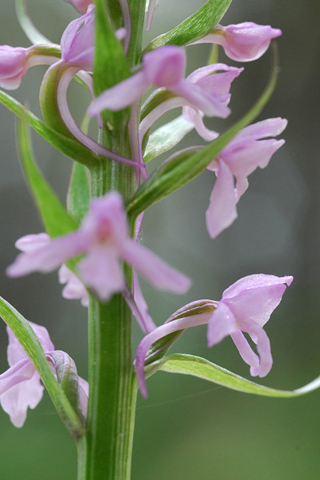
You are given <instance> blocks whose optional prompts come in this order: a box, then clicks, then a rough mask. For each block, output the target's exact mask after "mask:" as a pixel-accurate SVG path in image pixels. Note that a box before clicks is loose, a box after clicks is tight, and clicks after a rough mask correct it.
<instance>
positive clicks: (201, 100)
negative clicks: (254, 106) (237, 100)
mask: <svg viewBox="0 0 320 480" xmlns="http://www.w3.org/2000/svg"><path fill="white" fill-rule="evenodd" d="M171 90H172V91H173V92H174V93H176V94H177V95H179V96H181V97H183V98H185V99H186V100H187V101H188V102H189V103H190V106H193V107H195V108H197V109H199V110H201V111H202V112H203V113H204V114H205V115H207V116H208V117H213V116H215V117H219V118H226V117H227V116H228V115H229V114H230V111H231V110H230V108H229V107H227V104H228V103H229V100H230V95H229V94H225V95H219V94H214V93H209V92H207V91H206V90H204V89H203V88H201V87H200V86H199V85H197V84H193V83H191V82H189V81H188V80H181V82H179V83H178V84H177V85H175V86H174V87H172V88H171Z"/></svg>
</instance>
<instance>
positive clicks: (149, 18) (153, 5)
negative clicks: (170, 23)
mask: <svg viewBox="0 0 320 480" xmlns="http://www.w3.org/2000/svg"><path fill="white" fill-rule="evenodd" d="M156 3H157V0H149V6H148V13H147V30H149V29H150V27H151V23H152V19H153V14H154V9H155V8H156Z"/></svg>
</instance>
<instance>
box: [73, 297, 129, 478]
mask: <svg viewBox="0 0 320 480" xmlns="http://www.w3.org/2000/svg"><path fill="white" fill-rule="evenodd" d="M89 338H90V341H89V354H90V369H89V384H90V397H89V410H88V431H87V446H86V451H87V461H86V476H85V477H84V479H85V480H97V479H99V480H129V479H130V470H131V452H132V439H133V430H134V418H135V402H136V390H137V389H136V382H135V377H134V372H133V367H132V354H131V341H132V339H131V312H130V310H129V309H128V307H127V305H126V303H125V301H124V300H123V298H122V296H121V295H115V296H114V297H113V298H112V299H111V301H110V302H108V303H105V304H103V303H100V302H99V301H98V300H96V299H95V298H93V297H92V298H91V299H90V307H89ZM80 479H81V477H80ZM80 479H79V480H80ZM81 480H82V479H81Z"/></svg>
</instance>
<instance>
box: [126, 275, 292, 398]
mask: <svg viewBox="0 0 320 480" xmlns="http://www.w3.org/2000/svg"><path fill="white" fill-rule="evenodd" d="M292 280H293V277H291V276H286V277H276V276H274V275H263V274H257V275H248V276H247V277H244V278H242V279H240V280H238V281H237V282H235V283H234V284H233V285H231V286H230V287H229V288H227V289H226V290H225V291H224V292H223V295H222V299H221V300H220V301H219V302H215V301H212V300H199V301H197V302H192V303H190V304H188V305H186V306H185V307H183V308H181V309H180V310H178V311H177V312H175V313H174V314H173V315H171V317H170V318H169V319H168V320H167V321H166V322H165V323H164V324H163V325H161V326H160V327H158V328H156V329H154V330H153V331H151V332H150V333H148V334H147V335H146V336H145V337H144V338H143V339H142V341H141V342H140V344H139V346H138V350H137V355H136V361H135V366H136V372H137V380H138V384H139V388H140V390H141V393H142V394H143V395H144V396H147V389H146V383H145V374H144V365H145V361H146V357H147V354H148V351H149V349H150V347H151V345H152V344H154V343H155V342H157V341H158V340H160V339H162V338H164V337H166V336H167V335H170V334H172V333H174V332H179V331H183V330H185V329H187V328H189V327H194V326H198V325H204V324H207V325H208V346H209V347H211V346H213V345H216V344H217V343H219V342H220V341H221V340H223V338H225V337H226V336H228V335H230V336H231V338H232V340H233V341H234V343H235V345H236V347H237V349H238V351H239V353H240V355H241V357H242V359H243V360H244V361H245V362H246V363H247V364H248V365H250V374H251V375H252V376H257V375H259V376H260V377H264V376H266V375H267V374H268V373H269V371H270V369H271V367H272V356H271V349H270V341H269V338H268V336H267V334H266V333H265V331H264V330H263V326H264V325H265V324H266V322H267V321H268V320H269V318H270V316H271V314H272V312H273V310H274V309H275V308H276V307H277V306H278V305H279V303H280V301H281V299H282V295H283V294H284V292H285V289H286V285H288V286H289V285H290V284H291V282H292ZM243 332H244V333H247V334H248V335H249V337H250V338H251V340H252V341H253V343H254V344H255V345H256V346H257V350H258V355H257V354H256V353H255V352H254V351H253V350H252V348H251V346H250V344H249V342H248V341H247V339H246V338H245V336H244V334H243ZM169 346H170V344H169ZM149 363H150V360H149Z"/></svg>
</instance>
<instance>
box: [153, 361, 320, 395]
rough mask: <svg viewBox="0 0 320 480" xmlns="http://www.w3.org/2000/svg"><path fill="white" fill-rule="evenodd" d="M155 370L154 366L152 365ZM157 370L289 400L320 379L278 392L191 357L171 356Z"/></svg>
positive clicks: (315, 384) (307, 390)
mask: <svg viewBox="0 0 320 480" xmlns="http://www.w3.org/2000/svg"><path fill="white" fill-rule="evenodd" d="M154 368H156V365H154ZM158 370H162V371H163V372H169V373H181V374H183V375H192V376H194V377H198V378H202V379H203V380H208V381H209V382H213V383H216V384H218V385H222V386H224V387H227V388H231V389H232V390H237V391H239V392H244V393H251V394H254V395H262V396H265V397H278V398H290V397H296V396H298V395H303V394H304V393H308V392H310V391H312V390H315V389H316V388H319V386H320V377H319V378H318V379H316V380H314V381H313V382H311V383H310V384H308V385H305V386H304V387H302V388H299V389H297V390H278V389H276V388H269V387H264V386H263V385H259V384H257V383H254V382H251V381H250V380H247V379H245V378H243V377H240V376H239V375H236V374H235V373H232V372H229V371H228V370H226V369H225V368H222V367H219V366H218V365H215V364H214V363H211V362H209V361H208V360H206V359H204V358H201V357H196V356H193V355H184V354H179V353H177V354H172V355H168V356H167V357H165V358H163V359H162V360H160V361H159V362H158Z"/></svg>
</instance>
